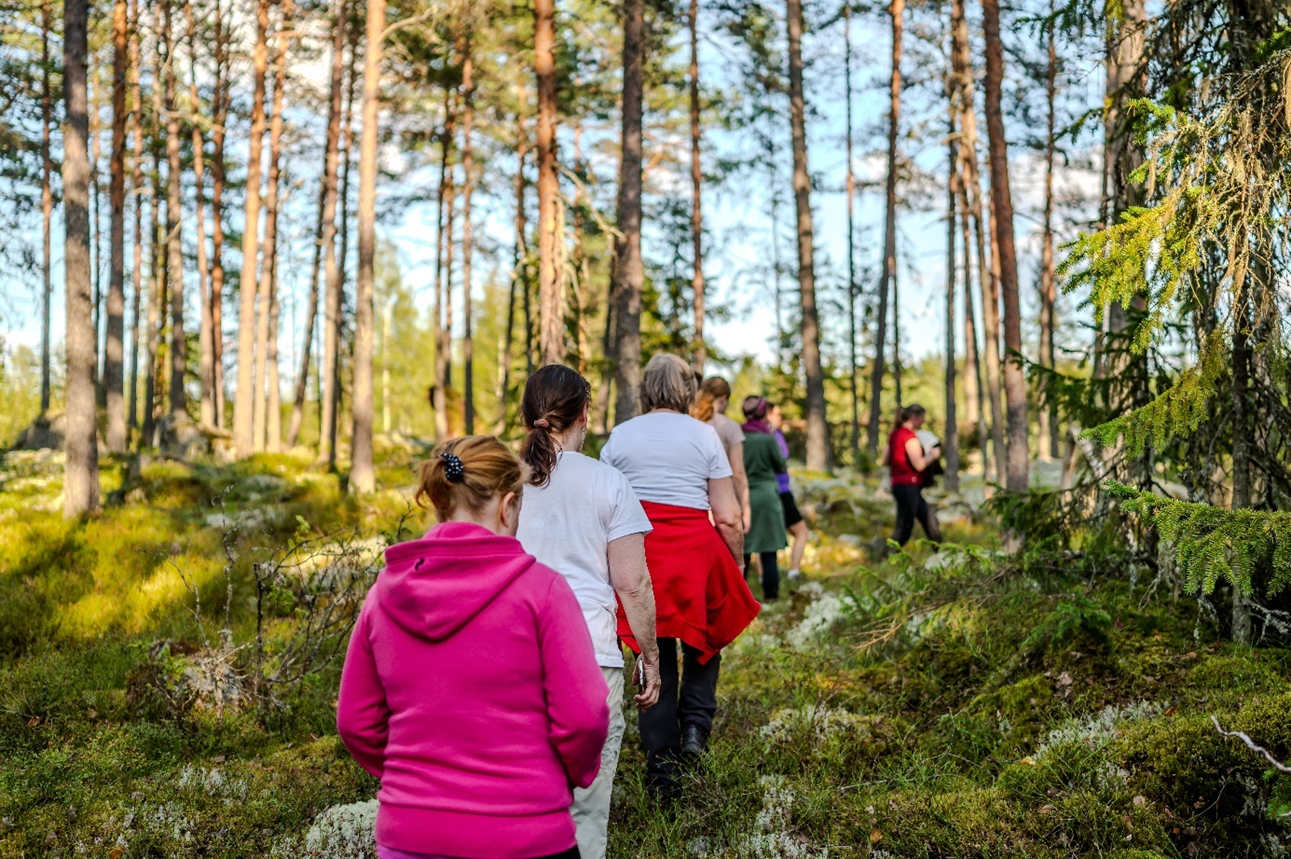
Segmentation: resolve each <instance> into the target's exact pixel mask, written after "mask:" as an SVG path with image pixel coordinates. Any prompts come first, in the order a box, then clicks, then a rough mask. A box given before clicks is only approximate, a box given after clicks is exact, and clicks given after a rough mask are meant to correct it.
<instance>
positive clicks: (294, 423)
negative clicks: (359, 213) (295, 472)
mask: <svg viewBox="0 0 1291 859" xmlns="http://www.w3.org/2000/svg"><path fill="white" fill-rule="evenodd" d="M324 196H325V194H324V192H323V190H322V187H321V186H320V188H319V192H318V221H317V223H316V224H315V225H314V262H313V265H312V266H310V270H309V298H307V299H306V302H305V334H304V337H303V338H301V350H300V353H301V354H300V369H299V370H298V371H297V373H296V384H295V389H294V391H293V395H292V401H291V418H290V420H289V421H288V423H287V447H289V448H292V447H295V446H296V439H297V438H299V437H300V425H301V423H303V422H304V420H305V395H306V393H307V392H308V389H309V368H310V366H311V365H312V359H313V347H314V326H315V325H316V324H317V321H318V276H319V274H320V273H321V272H322V268H323V199H324Z"/></svg>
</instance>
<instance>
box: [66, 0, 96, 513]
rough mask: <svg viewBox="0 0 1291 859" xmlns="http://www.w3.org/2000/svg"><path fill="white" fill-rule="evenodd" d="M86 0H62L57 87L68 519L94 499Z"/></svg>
mask: <svg viewBox="0 0 1291 859" xmlns="http://www.w3.org/2000/svg"><path fill="white" fill-rule="evenodd" d="M88 13H89V10H88V8H87V4H86V0H64V3H63V92H64V97H65V99H66V104H67V108H66V109H67V122H66V125H65V131H64V133H63V207H64V211H65V216H64V219H65V222H66V225H67V239H66V243H65V245H64V250H63V260H64V268H65V271H66V287H65V288H66V296H67V323H66V324H67V331H66V335H65V337H66V340H65V343H66V346H65V348H66V352H67V395H66V396H67V412H66V420H65V424H66V441H65V449H66V452H67V460H66V464H65V465H64V468H63V516H64V517H66V518H68V519H74V518H76V517H78V516H80V515H82V514H84V513H90V512H93V511H95V510H97V509H98V507H99V451H98V440H97V438H96V428H95V425H96V421H95V405H94V363H95V357H96V356H95V351H96V349H95V344H94V319H93V308H92V306H91V295H90V288H91V287H90V221H89V193H90V163H89V147H88V137H89V133H90V128H89V125H90V122H89V116H88V109H89V106H88V98H87V92H86V79H85V78H86V71H85V65H86V56H87V54H88V53H89V14H88Z"/></svg>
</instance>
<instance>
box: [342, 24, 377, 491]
mask: <svg viewBox="0 0 1291 859" xmlns="http://www.w3.org/2000/svg"><path fill="white" fill-rule="evenodd" d="M385 18H386V6H385V0H368V22H367V23H368V28H367V50H366V51H365V52H364V55H363V138H362V140H361V142H360V145H359V270H358V278H357V286H358V289H357V296H356V298H355V307H354V435H353V440H352V442H351V445H352V450H353V453H352V454H351V464H350V492H353V493H359V494H364V493H369V492H373V491H375V490H376V474H375V472H374V471H373V468H372V310H373V308H372V280H373V270H372V268H373V258H374V256H375V254H376V243H377V235H376V217H377V211H376V204H377V113H378V110H379V108H380V106H381V105H380V101H381V41H382V39H383V38H384V34H385V26H386V24H385Z"/></svg>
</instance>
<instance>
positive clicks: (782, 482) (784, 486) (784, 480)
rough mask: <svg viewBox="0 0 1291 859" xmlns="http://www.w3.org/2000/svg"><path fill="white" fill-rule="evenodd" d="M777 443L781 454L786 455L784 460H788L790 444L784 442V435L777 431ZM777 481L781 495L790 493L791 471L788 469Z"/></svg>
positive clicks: (778, 476)
mask: <svg viewBox="0 0 1291 859" xmlns="http://www.w3.org/2000/svg"><path fill="white" fill-rule="evenodd" d="M775 443H776V444H777V445H778V446H779V448H780V453H781V454H783V455H784V458H785V459H788V458H789V442H787V441H785V440H784V433H782V432H780V430H776V431H775ZM775 479H776V483H777V484H778V488H779V490H780V494H781V495H783V494H785V493H786V492H788V491H789V471H788V470H787V469H786V470H785V471H782V472H780V473H779V474H777V475H776V476H775Z"/></svg>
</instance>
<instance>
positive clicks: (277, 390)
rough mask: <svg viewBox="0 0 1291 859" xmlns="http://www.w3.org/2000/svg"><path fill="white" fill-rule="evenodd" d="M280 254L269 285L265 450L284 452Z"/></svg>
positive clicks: (274, 259) (276, 259)
mask: <svg viewBox="0 0 1291 859" xmlns="http://www.w3.org/2000/svg"><path fill="white" fill-rule="evenodd" d="M279 263H280V261H279V258H278V253H277V251H276V250H275V251H274V254H273V281H272V282H271V283H270V284H269V342H268V356H269V358H268V362H267V366H266V371H265V383H266V388H267V393H266V394H265V446H264V447H265V450H266V451H268V452H269V453H280V452H281V451H282V379H281V378H280V377H279V367H278V318H279V316H278V311H279V303H278V283H279V280H278V269H279Z"/></svg>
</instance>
